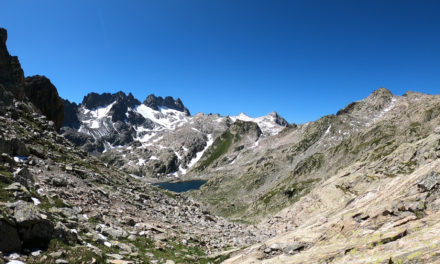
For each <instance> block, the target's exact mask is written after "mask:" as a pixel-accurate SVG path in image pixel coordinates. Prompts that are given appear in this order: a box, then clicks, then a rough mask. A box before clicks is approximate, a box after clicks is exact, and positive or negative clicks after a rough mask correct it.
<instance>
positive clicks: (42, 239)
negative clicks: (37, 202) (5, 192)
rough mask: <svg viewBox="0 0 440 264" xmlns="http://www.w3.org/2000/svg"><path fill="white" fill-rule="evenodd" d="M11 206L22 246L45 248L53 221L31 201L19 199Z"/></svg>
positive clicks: (52, 231) (50, 235)
mask: <svg viewBox="0 0 440 264" xmlns="http://www.w3.org/2000/svg"><path fill="white" fill-rule="evenodd" d="M12 206H13V207H14V215H13V218H14V220H15V223H16V225H17V229H18V234H19V236H20V238H21V240H22V242H23V244H22V246H23V248H29V249H35V248H46V247H47V245H48V243H49V241H50V240H51V239H52V237H53V233H54V225H53V223H52V222H51V221H49V220H48V219H47V216H46V215H44V214H43V213H42V212H41V211H40V210H39V209H38V208H37V207H36V206H34V204H33V203H28V202H24V201H21V200H20V201H18V202H16V203H14V204H13V205H12Z"/></svg>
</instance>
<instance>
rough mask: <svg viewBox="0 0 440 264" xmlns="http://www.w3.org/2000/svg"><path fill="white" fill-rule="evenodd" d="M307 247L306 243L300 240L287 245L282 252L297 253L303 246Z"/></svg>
mask: <svg viewBox="0 0 440 264" xmlns="http://www.w3.org/2000/svg"><path fill="white" fill-rule="evenodd" d="M306 247H307V244H306V243H302V242H296V241H295V242H293V243H292V244H290V245H288V246H287V247H285V248H284V250H283V251H284V253H286V254H288V255H293V254H296V253H298V252H299V251H301V250H303V249H304V248H306Z"/></svg>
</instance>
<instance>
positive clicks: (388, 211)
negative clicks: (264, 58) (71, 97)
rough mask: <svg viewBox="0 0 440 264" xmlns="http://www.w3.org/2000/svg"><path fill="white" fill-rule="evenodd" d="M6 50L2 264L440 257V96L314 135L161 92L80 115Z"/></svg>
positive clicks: (413, 99)
mask: <svg viewBox="0 0 440 264" xmlns="http://www.w3.org/2000/svg"><path fill="white" fill-rule="evenodd" d="M6 40H7V32H6V30H4V29H0V113H1V115H0V154H1V155H0V212H1V213H0V251H1V254H0V263H11V264H14V263H15V264H19V263H167V264H171V263H220V262H224V263H237V264H238V263H240V264H241V263H436V262H438V261H440V247H439V245H440V226H439V225H440V224H439V223H440V173H439V172H440V95H428V94H422V93H417V92H407V93H405V94H404V95H402V96H399V95H394V94H392V93H391V92H390V91H389V90H387V89H386V88H379V89H377V90H375V91H374V92H372V93H371V94H370V95H369V96H368V97H367V98H365V99H362V100H360V101H357V102H353V103H350V104H349V105H347V106H345V107H343V108H342V109H341V110H339V111H338V112H337V113H336V114H332V115H327V116H324V117H322V118H320V119H318V120H316V121H312V122H308V123H304V124H289V123H288V122H287V121H286V120H285V119H283V118H282V117H281V116H280V115H278V114H277V113H275V112H272V113H270V114H268V115H266V116H263V117H258V118H251V117H249V116H247V115H245V114H243V113H242V114H239V115H237V116H221V115H218V114H203V113H197V114H195V115H191V113H190V111H189V109H188V108H186V107H185V105H184V104H183V102H182V101H181V100H180V99H174V98H173V97H170V96H167V97H165V98H163V97H160V96H155V95H153V94H151V95H148V96H147V97H146V99H145V100H144V101H143V102H142V103H141V101H140V100H138V99H136V98H134V96H133V95H132V94H128V95H127V94H126V93H124V92H118V93H114V94H110V93H103V94H97V93H89V94H88V95H86V96H85V97H84V99H83V101H82V102H81V103H80V104H76V103H72V102H69V101H68V100H65V99H62V98H60V97H59V95H58V92H57V89H56V87H55V86H54V85H53V84H52V83H51V82H50V80H49V79H48V78H46V77H44V76H39V75H37V76H30V77H25V76H24V72H23V70H22V68H21V65H20V63H19V60H18V58H17V57H14V56H11V55H10V54H9V52H8V50H7V48H6ZM190 179H191V180H192V179H200V180H203V181H206V183H205V184H203V185H202V186H201V187H200V189H198V190H192V191H189V192H184V193H175V192H171V191H168V190H165V189H161V188H158V187H156V186H155V185H154V184H151V183H156V182H162V181H185V180H190Z"/></svg>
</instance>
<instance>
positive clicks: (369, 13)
mask: <svg viewBox="0 0 440 264" xmlns="http://www.w3.org/2000/svg"><path fill="white" fill-rule="evenodd" d="M0 27H5V28H6V29H7V30H8V33H9V39H8V47H9V51H10V53H12V54H13V55H17V56H19V58H20V61H21V63H22V67H23V68H24V71H25V74H26V75H34V74H42V75H46V76H47V77H49V78H50V79H51V80H52V82H53V83H54V84H55V85H56V87H57V88H58V91H59V93H60V95H61V96H62V97H64V98H67V99H69V100H71V101H75V102H80V101H81V100H82V98H83V96H84V95H86V94H87V93H89V92H92V91H93V92H99V93H101V92H116V91H119V90H122V91H125V92H127V93H128V92H132V93H133V94H134V95H135V97H137V98H138V99H140V100H141V101H143V100H144V99H145V97H146V96H147V95H148V94H150V93H154V94H156V95H161V96H167V95H171V96H173V97H180V98H181V99H182V100H183V102H184V104H185V105H186V106H187V107H188V108H189V109H190V111H191V112H192V113H197V112H204V113H220V114H222V115H227V114H229V115H235V114H238V113H240V112H245V113H247V114H248V115H250V116H254V117H255V116H261V115H264V114H267V113H269V112H271V111H277V112H279V113H280V114H281V115H282V116H284V117H285V118H286V119H287V120H288V121H289V122H296V123H302V122H306V121H310V120H315V119H317V118H319V117H321V116H323V115H326V114H332V113H335V112H336V111H337V110H338V109H340V108H343V107H344V106H345V105H346V104H348V103H350V102H352V101H356V100H359V99H362V98H364V97H366V96H368V95H369V94H370V93H371V92H372V91H374V90H375V89H377V88H379V87H382V86H383V87H387V88H388V89H390V90H391V91H392V92H393V93H395V94H398V95H402V94H403V93H404V92H405V91H407V90H412V91H419V92H424V93H431V94H438V93H440V1H424V0H413V1H406V0H395V1H391V0H378V1H374V0H345V1H340V0H332V1H329V0H328V1H313V0H304V1H295V0H285V1H282V0H267V1H259V0H157V1H148V0H125V1H122V0H120V1H115V0H93V1H91V0H75V1H73V0H72V1H69V0H51V1H49V0H39V1H35V0H1V8H0Z"/></svg>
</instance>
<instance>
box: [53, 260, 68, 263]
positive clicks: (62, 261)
mask: <svg viewBox="0 0 440 264" xmlns="http://www.w3.org/2000/svg"><path fill="white" fill-rule="evenodd" d="M55 263H56V264H69V261H67V260H65V259H57V260H55Z"/></svg>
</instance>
